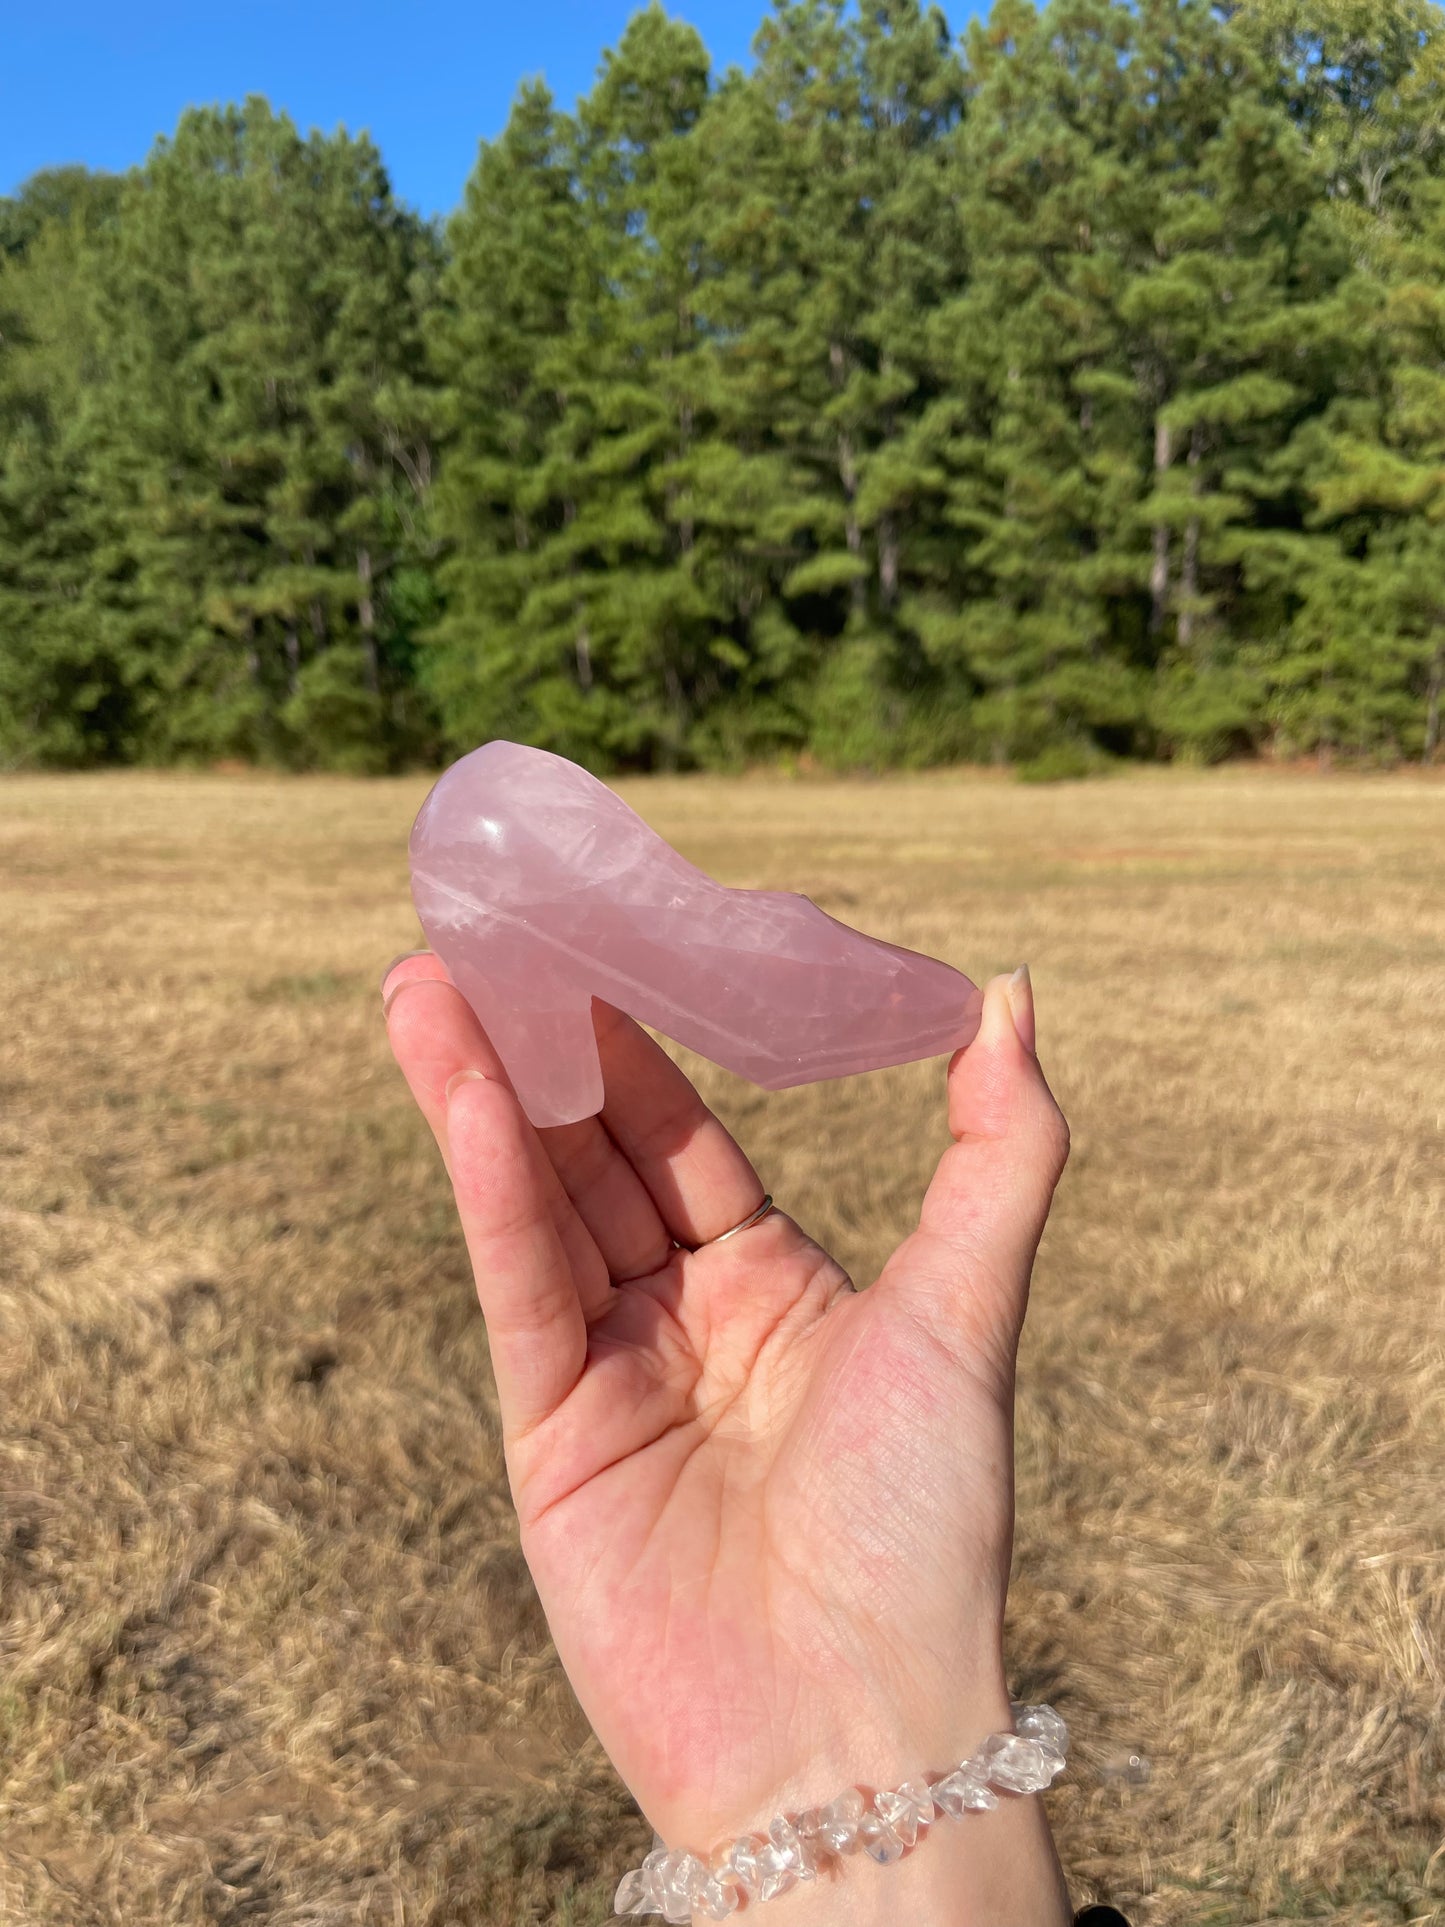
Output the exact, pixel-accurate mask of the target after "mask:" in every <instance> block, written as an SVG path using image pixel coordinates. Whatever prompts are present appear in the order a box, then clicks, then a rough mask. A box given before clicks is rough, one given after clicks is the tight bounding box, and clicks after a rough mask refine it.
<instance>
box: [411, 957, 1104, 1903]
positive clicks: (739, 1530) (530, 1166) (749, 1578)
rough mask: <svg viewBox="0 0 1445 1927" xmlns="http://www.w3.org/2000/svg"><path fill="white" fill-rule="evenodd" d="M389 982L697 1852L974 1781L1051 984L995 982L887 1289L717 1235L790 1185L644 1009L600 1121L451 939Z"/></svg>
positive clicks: (555, 1610) (579, 1656)
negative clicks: (527, 1088)
mask: <svg viewBox="0 0 1445 1927" xmlns="http://www.w3.org/2000/svg"><path fill="white" fill-rule="evenodd" d="M384 991H385V995H386V1000H387V1024H388V1032H389V1036H390V1040H391V1045H392V1048H393V1050H394V1052H395V1054H396V1058H397V1061H398V1063H399V1064H400V1066H401V1068H402V1071H403V1072H404V1074H405V1076H406V1079H407V1082H408V1084H409V1085H410V1087H411V1090H412V1092H413V1094H414V1096H415V1097H416V1100H417V1102H418V1104H419V1105H420V1107H421V1109H422V1112H423V1113H424V1115H425V1117H426V1119H427V1121H428V1123H429V1124H430V1125H431V1128H432V1130H433V1131H434V1133H435V1134H436V1138H437V1142H438V1144H439V1146H440V1148H441V1151H442V1155H443V1157H444V1159H445V1160H446V1164H447V1169H448V1171H449V1173H450V1176H451V1180H452V1185H453V1188H454V1190H455V1193H456V1199H457V1206H458V1210H459V1212H460V1214H461V1221H462V1226H463V1230H464V1232H465V1235H466V1240H467V1245H468V1249H469V1251H470V1254H471V1259H472V1264H473V1268H474V1271H475V1274H476V1280H477V1291H478V1295H479V1297H480V1300H481V1305H482V1310H483V1313H484V1315H485V1318H486V1324H487V1333H488V1340H489V1344H490V1348H491V1356H492V1363H493V1368H494V1370H495V1373H496V1379H497V1390H498V1397H499V1401H500V1406H501V1414H502V1425H503V1438H504V1444H505V1451H506V1460H507V1469H508V1475H509V1478H510V1481H511V1488H512V1494H513V1498H514V1500H515V1502H516V1506H517V1512H518V1517H519V1521H520V1527H521V1540H522V1548H523V1551H524V1553H525V1556H526V1559H527V1563H528V1565H529V1567H530V1569H531V1572H532V1576H533V1579H534V1581H535V1583H536V1587H537V1591H538V1594H539V1597H540V1599H541V1602H542V1605H543V1608H544V1610H545V1612H546V1615H547V1620H548V1623H549V1625H550V1627H551V1630H552V1634H553V1637H554V1639H555V1641H556V1645H557V1651H558V1654H559V1656H560V1658H561V1661H562V1664H563V1666H564V1667H565V1669H566V1671H567V1675H568V1678H569V1679H570V1681H571V1683H572V1686H573V1689H574V1691H575V1692H576V1695H577V1698H578V1700H579V1702H580V1704H581V1706H582V1708H583V1710H584V1711H585V1713H586V1714H587V1717H588V1718H589V1720H590V1721H591V1722H592V1724H593V1727H594V1728H595V1730H596V1732H597V1734H598V1736H599V1738H600V1739H601V1741H602V1743H603V1745H604V1746H605V1748H606V1749H607V1752H608V1754H609V1755H610V1757H611V1759H612V1761H613V1763H614V1765H615V1766H616V1768H617V1770H618V1772H619V1773H620V1774H621V1776H622V1778H623V1780H624V1781H625V1782H626V1784H627V1785H628V1787H629V1788H630V1789H631V1790H632V1792H633V1794H634V1795H635V1797H636V1799H637V1801H638V1803H639V1805H640V1806H641V1808H642V1810H643V1812H644V1813H645V1814H646V1815H647V1816H648V1818H649V1819H650V1820H651V1821H652V1823H653V1825H654V1826H655V1827H656V1828H657V1829H658V1831H659V1832H660V1833H661V1834H662V1835H663V1837H664V1838H665V1839H666V1841H667V1842H668V1844H669V1845H678V1846H689V1847H692V1848H693V1849H694V1850H696V1851H699V1852H706V1851H707V1849H708V1848H709V1847H710V1846H712V1845H713V1844H715V1843H716V1842H718V1841H720V1840H721V1839H723V1838H726V1837H729V1836H730V1835H732V1834H734V1833H738V1832H745V1831H748V1830H749V1829H751V1828H753V1827H756V1826H758V1825H759V1824H765V1823H766V1821H767V1819H768V1818H769V1817H770V1816H771V1815H772V1814H774V1813H775V1812H777V1811H779V1810H780V1809H781V1808H784V1807H790V1806H801V1805H808V1804H812V1803H814V1802H816V1801H819V1800H823V1799H828V1798H831V1796H832V1795H833V1794H834V1793H836V1792H838V1791H839V1790H841V1788H842V1787H844V1786H846V1785H851V1784H854V1783H855V1782H856V1783H858V1784H861V1785H864V1786H870V1785H871V1786H886V1785H895V1784H897V1783H898V1782H899V1781H900V1780H901V1779H904V1778H908V1777H911V1776H913V1775H915V1774H917V1773H918V1772H919V1771H920V1770H922V1771H925V1772H928V1773H934V1774H936V1773H941V1772H943V1771H945V1770H946V1769H947V1768H948V1767H949V1766H950V1765H952V1764H954V1763H956V1762H957V1761H958V1760H959V1759H960V1758H961V1757H963V1755H964V1754H966V1753H967V1752H970V1751H971V1750H972V1749H973V1748H974V1747H975V1746H976V1745H977V1744H978V1742H979V1741H980V1740H981V1739H982V1738H983V1737H984V1736H985V1734H987V1733H988V1732H990V1731H993V1730H996V1729H998V1728H1001V1727H1003V1728H1006V1727H1007V1726H1008V1725H1009V1724H1010V1720H1009V1713H1008V1694H1007V1690H1006V1686H1005V1680H1004V1671H1003V1658H1002V1625H1003V1609H1004V1599H1005V1594H1006V1590H1007V1584H1008V1571H1009V1558H1010V1549H1011V1540H1012V1528H1013V1455H1012V1445H1013V1413H1012V1404H1013V1374H1014V1364H1015V1355H1016V1350H1017V1344H1018V1337H1019V1330H1020V1326H1021V1324H1022V1321H1023V1316H1024V1309H1025V1305H1026V1301H1027V1296H1028V1285H1029V1275H1030V1271H1031V1268H1032V1263H1033V1257H1034V1251H1035V1247H1036V1245H1037V1243H1038V1239H1039V1235H1040V1232H1041V1231H1042V1228H1043V1224H1044V1220H1045V1217H1046V1215H1047V1213H1048V1208H1049V1202H1050V1199H1051V1197H1052V1194H1053V1190H1054V1186H1055V1184H1056V1183H1057V1181H1058V1178H1059V1175H1060V1173H1061V1171H1062V1169H1063V1165H1064V1161H1065V1158H1066V1157H1067V1154H1068V1130H1067V1127H1066V1125H1065V1123H1064V1120H1063V1117H1062V1115H1061V1114H1060V1112H1059V1109H1058V1107H1057V1105H1056V1104H1055V1103H1054V1100H1053V1098H1052V1096H1051V1095H1050V1092H1049V1089H1048V1086H1047V1084H1046V1083H1045V1081H1044V1077H1043V1074H1042V1072H1041V1071H1040V1069H1039V1065H1038V1062H1037V1059H1036V1058H1035V1055H1034V1051H1033V1041H1034V1020H1033V1003H1032V995H1031V991H1030V987H1029V981H1028V976H1027V973H1026V972H1018V973H1016V974H1015V976H1014V977H1012V978H1007V979H1006V978H996V979H994V981H993V982H992V983H990V984H989V985H988V987H987V991H986V996H985V1002H984V1011H983V1019H982V1026H981V1028H980V1031H979V1034H978V1037H977V1039H976V1040H975V1042H974V1043H973V1044H971V1045H970V1046H969V1047H968V1049H967V1050H964V1051H959V1052H957V1053H956V1054H955V1056H954V1058H953V1059H952V1061H951V1063H950V1065H949V1069H948V1123H949V1130H950V1134H951V1136H952V1137H953V1139H954V1142H953V1144H952V1145H951V1146H950V1148H949V1149H948V1150H946V1151H945V1152H944V1154H943V1157H942V1159H941V1161H940V1163H939V1165H938V1169H937V1171H936V1173H935V1175H934V1177H933V1180H932V1182H931V1183H930V1185H929V1187H928V1190H927V1193H926V1195H925V1197H924V1200H923V1207H922V1213H921V1218H920V1222H919V1226H918V1229H917V1230H915V1231H914V1232H913V1233H911V1235H910V1236H909V1237H907V1238H905V1239H904V1241H903V1243H902V1244H901V1245H900V1246H899V1247H898V1249H897V1250H896V1251H895V1252H894V1254H893V1256H892V1257H891V1258H890V1259H889V1261H888V1263H887V1265H886V1266H885V1267H884V1270H883V1272H882V1275H881V1276H880V1277H879V1279H878V1280H877V1282H876V1284H874V1285H873V1286H872V1288H871V1289H870V1290H868V1291H867V1292H865V1293H863V1294H861V1295H859V1294H856V1293H855V1292H854V1290H853V1288H852V1286H851V1285H850V1283H849V1280H848V1278H847V1276H846V1275H845V1273H844V1272H843V1271H842V1270H841V1268H840V1267H839V1266H838V1264H837V1263H836V1262H835V1261H834V1260H833V1259H832V1258H831V1257H830V1256H829V1255H828V1254H827V1252H825V1251H823V1250H821V1249H820V1248H819V1246H817V1245H816V1244H814V1243H813V1241H812V1240H811V1239H810V1238H808V1237H807V1236H806V1235H805V1233H804V1232H803V1231H802V1230H800V1229H799V1227H798V1226H797V1225H796V1224H795V1223H794V1222H793V1220H792V1219H791V1218H789V1217H787V1216H786V1215H784V1214H783V1213H782V1212H781V1211H780V1210H775V1211H773V1212H772V1213H770V1214H769V1215H768V1216H766V1217H765V1218H763V1219H762V1220H761V1221H760V1222H759V1223H758V1224H756V1225H755V1226H753V1227H751V1228H750V1229H748V1230H746V1231H743V1232H740V1233H739V1234H738V1235H737V1236H736V1237H734V1238H729V1239H728V1240H726V1242H724V1243H722V1244H718V1245H709V1244H708V1243H707V1240H709V1239H711V1238H716V1237H717V1236H718V1235H719V1234H720V1233H721V1232H723V1231H725V1230H727V1229H728V1228H729V1227H730V1226H732V1225H735V1224H737V1223H738V1222H739V1220H741V1219H743V1218H745V1217H746V1216H747V1215H748V1214H749V1212H751V1211H752V1210H753V1209H754V1208H755V1207H756V1206H757V1205H758V1204H759V1202H760V1201H761V1199H762V1196H763V1185H762V1184H761V1182H760V1181H759V1179H758V1176H757V1174H756V1173H755V1172H754V1170H753V1168H752V1166H751V1164H750V1163H749V1162H748V1160H747V1158H746V1157H745V1156H744V1154H743V1152H742V1151H741V1150H740V1149H739V1147H738V1145H737V1144H736V1143H735V1142H734V1140H733V1139H732V1138H731V1137H730V1136H729V1134H728V1132H727V1131H726V1130H725V1129H724V1128H723V1126H722V1124H721V1123H720V1122H719V1121H718V1119H717V1118H716V1117H715V1116H714V1115H713V1114H712V1113H711V1112H710V1111H709V1110H708V1109H707V1107H706V1106H705V1105H704V1104H703V1102H702V1100H701V1098H700V1097H699V1096H698V1095H697V1092H696V1091H695V1090H694V1088H693V1086H692V1084H691V1083H690V1082H689V1080H688V1079H687V1077H686V1076H685V1075H684V1074H683V1072H682V1071H681V1070H679V1069H678V1068H677V1067H676V1066H675V1065H674V1064H673V1063H672V1061H671V1060H670V1059H669V1058H668V1056H667V1055H666V1054H665V1052H663V1051H662V1050H661V1049H660V1048H659V1047H658V1046H657V1045H656V1044H655V1043H654V1042H653V1041H652V1040H651V1039H650V1038H649V1037H648V1036H647V1034H646V1033H645V1032H644V1031H643V1030H641V1029H640V1028H639V1026H638V1025H636V1024H635V1023H633V1022H632V1020H631V1019H630V1018H628V1017H625V1016H623V1015H622V1014H621V1013H619V1012H617V1011H614V1010H612V1009H611V1008H610V1007H608V1006H606V1005H603V1004H597V1005H595V1006H594V1013H595V1018H596V1028H597V1034H598V1042H599V1047H600V1050H601V1056H602V1065H603V1071H604V1076H605V1083H606V1093H607V1096H606V1103H605V1106H604V1109H603V1111H602V1113H601V1115H600V1116H599V1117H595V1118H589V1119H587V1120H585V1121H584V1122H582V1123H579V1124H574V1125H567V1126H564V1127H561V1128H559V1129H555V1130H543V1131H540V1132H539V1131H536V1130H534V1129H533V1127H532V1126H531V1125H530V1124H529V1123H528V1121H527V1119H526V1117H525V1115H524V1114H523V1112H522V1110H521V1108H520V1106H519V1105H518V1103H517V1100H516V1098H515V1096H514V1095H513V1093H512V1090H511V1088H510V1086H509V1084H508V1083H507V1080H506V1077H505V1074H504V1073H503V1072H502V1070H501V1066H500V1064H499V1062H498V1059H497V1057H496V1055H495V1053H494V1052H493V1051H492V1049H491V1048H490V1046H489V1044H488V1041H487V1039H486V1037H485V1035H484V1034H483V1032H482V1030H481V1028H480V1026H479V1025H478V1023H477V1021H476V1019H475V1017H474V1016H473V1015H472V1012H471V1010H470V1008H469V1006H468V1005H467V1004H466V1002H465V1001H464V1000H463V998H462V997H461V995H460V993H459V992H457V991H456V990H455V989H454V988H453V987H452V986H451V984H450V982H449V981H448V979H447V977H446V974H445V971H444V968H443V966H442V964H441V963H440V961H439V960H438V959H437V958H435V957H433V956H431V955H429V954H422V955H419V956H416V957H411V958H407V959H405V960H403V961H402V962H400V963H399V964H398V965H396V966H395V967H394V968H393V970H392V971H391V972H390V974H389V976H388V978H387V982H386V984H385V986H384ZM674 1240H677V1241H678V1242H679V1243H680V1244H681V1245H684V1246H693V1245H698V1246H701V1249H699V1250H697V1251H692V1250H685V1249H679V1248H678V1247H677V1245H676V1244H675V1243H674ZM1027 1804H1028V1805H1029V1806H1030V1807H1035V1806H1036V1805H1037V1803H1036V1802H1035V1801H1029V1802H1027ZM1002 1817H1003V1810H1002V1809H1001V1810H1000V1813H999V1814H998V1815H990V1816H988V1819H989V1821H990V1824H992V1822H994V1821H995V1820H1001V1819H1002ZM929 1851H930V1852H932V1851H933V1849H932V1848H930V1849H929ZM917 1858H918V1859H920V1860H922V1859H923V1858H924V1856H923V1855H919V1856H917ZM899 1871H900V1870H897V1869H895V1870H892V1877H893V1878H895V1879H896V1878H897V1876H898V1873H899ZM779 1904H781V1903H779Z"/></svg>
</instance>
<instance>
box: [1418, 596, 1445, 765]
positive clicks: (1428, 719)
mask: <svg viewBox="0 0 1445 1927" xmlns="http://www.w3.org/2000/svg"><path fill="white" fill-rule="evenodd" d="M1442 683H1445V629H1437V630H1436V631H1435V655H1434V659H1433V661H1432V662H1431V664H1430V680H1429V682H1428V683H1427V684H1426V688H1425V748H1424V752H1423V754H1422V755H1421V757H1420V761H1421V762H1422V763H1433V762H1434V760H1435V751H1436V749H1437V748H1438V747H1439V744H1440V690H1441V684H1442Z"/></svg>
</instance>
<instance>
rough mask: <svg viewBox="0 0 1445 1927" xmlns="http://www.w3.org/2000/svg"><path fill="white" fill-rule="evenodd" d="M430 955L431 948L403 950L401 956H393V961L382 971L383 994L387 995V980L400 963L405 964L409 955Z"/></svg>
mask: <svg viewBox="0 0 1445 1927" xmlns="http://www.w3.org/2000/svg"><path fill="white" fill-rule="evenodd" d="M430 955H431V952H430V950H403V951H402V953H401V955H400V956H399V957H393V958H392V960H391V962H390V963H389V964H388V965H387V966H386V969H385V970H383V971H382V973H381V994H382V996H383V997H384V996H385V995H386V980H387V978H388V977H389V976H390V975H391V973H392V971H393V970H395V969H396V967H397V965H398V964H404V963H405V962H406V960H407V958H408V957H429V956H430Z"/></svg>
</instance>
